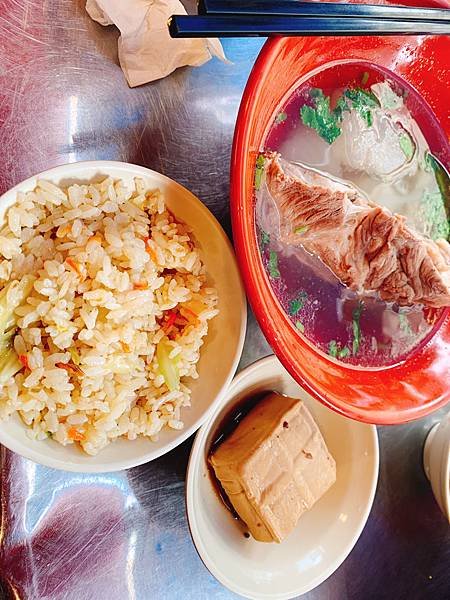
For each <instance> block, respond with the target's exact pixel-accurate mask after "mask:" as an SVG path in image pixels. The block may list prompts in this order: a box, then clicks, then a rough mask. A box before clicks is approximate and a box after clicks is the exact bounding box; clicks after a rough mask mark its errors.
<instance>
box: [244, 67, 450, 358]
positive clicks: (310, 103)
mask: <svg viewBox="0 0 450 600" xmlns="http://www.w3.org/2000/svg"><path fill="white" fill-rule="evenodd" d="M425 124H427V128H426V129H425V127H424V125H425ZM425 134H427V137H425ZM428 134H429V135H428ZM446 144H447V142H446V139H445V136H444V135H443V133H442V131H441V129H440V127H439V125H438V123H437V121H436V120H435V118H434V116H433V114H432V113H431V111H430V109H429V108H428V106H427V105H426V104H425V103H424V102H423V101H422V100H421V98H420V96H418V94H417V92H415V91H414V90H412V89H411V88H409V86H407V85H406V84H404V85H402V84H401V80H399V79H398V78H397V77H395V78H394V77H393V76H391V75H388V72H384V71H383V70H380V69H378V68H375V67H373V66H372V65H370V64H367V63H355V62H352V63H346V64H342V65H335V66H333V67H330V68H329V69H326V70H324V71H322V72H320V73H318V74H316V75H315V76H314V77H312V78H310V79H309V80H308V81H306V82H304V83H303V84H301V85H300V86H299V87H298V88H297V90H296V91H295V92H294V93H293V94H292V96H291V97H290V98H289V99H288V100H287V102H286V104H285V106H284V107H283V108H282V109H281V110H280V112H279V113H278V114H277V116H276V118H275V121H274V123H273V125H272V127H271V129H270V131H269V133H268V136H267V139H266V143H265V147H264V149H263V150H271V151H277V152H279V153H280V154H281V156H282V158H283V159H284V160H286V161H290V162H291V163H293V167H292V168H293V169H295V163H296V162H299V163H301V165H302V166H304V167H309V168H312V169H316V170H318V171H320V172H321V173H323V174H326V175H328V176H330V177H334V178H337V179H339V180H343V181H344V182H348V183H350V184H352V185H353V186H354V187H356V188H357V189H358V190H360V191H361V193H362V194H363V195H365V196H366V197H367V198H368V199H370V201H372V202H375V203H377V204H379V205H381V206H385V207H386V208H388V209H389V210H390V211H391V212H393V213H397V214H401V215H403V216H404V217H405V219H406V222H407V224H408V225H409V226H410V227H412V228H414V229H415V230H416V231H418V232H419V233H421V234H423V235H424V236H427V237H430V238H432V239H441V238H444V239H448V237H449V220H448V214H447V204H448V197H447V192H448V180H447V174H446V171H445V170H444V169H443V168H442V165H441V164H440V163H439V161H437V160H436V158H435V157H436V156H438V157H439V158H440V159H441V160H442V161H443V162H444V163H445V162H446V160H447V154H446V152H448V148H447V146H446ZM263 165H264V157H263V155H260V157H259V158H258V160H257V164H256V173H255V188H256V222H257V235H258V240H259V247H260V250H261V257H262V261H263V264H264V266H265V269H266V272H267V275H268V277H269V280H270V283H271V286H272V289H273V291H274V293H275V295H276V296H277V298H278V300H279V302H280V304H281V305H282V307H283V309H284V310H285V312H286V313H287V314H288V315H289V317H290V319H291V321H292V324H293V327H295V328H296V330H297V331H298V334H299V335H303V336H305V337H306V338H307V339H308V340H309V341H310V342H311V343H312V344H314V345H315V346H316V347H317V348H318V349H319V350H321V351H322V352H324V353H326V354H328V355H329V356H330V358H331V359H334V360H339V361H343V362H345V363H349V364H353V365H359V366H364V367H383V366H389V365H392V364H396V363H398V362H401V361H403V360H405V359H406V358H407V357H408V356H409V355H411V354H412V353H413V352H414V351H416V350H417V349H418V348H420V347H421V346H422V345H423V344H425V343H426V342H427V340H429V339H430V337H431V336H432V335H433V332H434V331H435V330H436V328H437V327H439V325H440V322H441V320H442V319H443V318H444V316H445V312H446V310H447V309H435V308H429V307H428V308H427V307H424V306H423V305H413V306H402V307H400V306H398V305H397V304H395V303H392V302H384V301H382V300H381V299H380V297H379V295H378V293H376V292H368V293H365V294H357V293H355V292H353V291H351V290H350V289H349V288H348V287H347V286H345V285H344V284H343V283H342V282H341V281H340V280H339V279H338V278H337V277H336V276H335V275H334V273H333V272H332V271H331V270H330V269H329V268H328V267H327V266H326V265H325V264H324V263H323V262H322V261H321V260H320V258H318V257H317V256H315V255H313V254H310V253H309V252H307V251H306V250H305V249H304V248H303V247H302V246H301V245H291V244H288V243H285V242H283V241H282V240H281V239H280V232H279V218H278V212H277V208H276V205H275V203H274V202H273V200H272V198H271V197H270V194H269V193H268V190H267V188H266V186H265V183H264V166H263Z"/></svg>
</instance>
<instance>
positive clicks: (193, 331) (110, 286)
mask: <svg viewBox="0 0 450 600" xmlns="http://www.w3.org/2000/svg"><path fill="white" fill-rule="evenodd" d="M0 256H1V258H2V260H1V261H0V288H3V291H2V292H0V296H1V299H0V322H2V323H3V325H4V329H3V331H1V332H0V333H1V339H0V418H2V419H6V418H8V417H9V416H11V415H12V414H14V413H16V412H17V413H18V414H19V415H20V417H21V419H22V421H23V422H24V423H25V425H26V426H27V427H28V428H29V432H30V435H32V436H33V437H34V438H36V439H38V440H42V439H45V438H47V437H49V436H50V437H51V438H52V439H53V440H55V441H56V442H59V443H61V444H63V445H66V444H77V445H78V446H79V447H80V448H81V449H82V450H84V451H85V452H86V453H88V454H91V455H94V454H96V453H97V452H99V451H100V450H101V449H102V448H104V447H105V446H106V445H107V444H108V443H109V442H111V441H113V440H115V439H116V438H120V437H124V438H127V439H129V440H134V439H136V437H137V436H145V437H147V438H150V439H152V440H155V439H157V436H158V433H159V432H160V431H161V430H162V429H163V428H164V427H169V428H173V429H181V428H182V427H183V421H182V409H183V407H186V406H189V404H190V390H189V378H197V377H198V373H197V362H198V360H199V355H200V348H201V346H202V343H203V341H204V338H205V336H206V335H207V332H208V321H209V320H210V319H212V318H213V317H214V316H215V315H216V314H217V312H218V311H217V294H216V291H215V289H213V288H212V287H209V286H208V283H207V277H206V273H205V267H204V265H203V263H202V261H201V258H200V254H199V249H198V247H197V245H196V242H195V240H194V238H193V236H192V234H191V232H190V230H189V229H188V227H187V226H186V225H185V224H183V223H179V222H177V221H176V219H175V217H174V216H173V215H172V214H171V213H170V212H169V211H168V210H167V208H166V206H165V202H164V198H163V196H162V194H161V193H160V192H159V191H158V190H149V189H147V188H146V186H145V183H144V181H143V180H140V179H135V181H134V184H127V183H125V182H123V181H120V180H113V179H111V178H107V179H105V180H104V181H102V182H101V183H96V184H89V185H71V186H70V187H68V188H67V189H64V188H61V187H58V186H56V185H54V184H53V183H50V182H48V181H39V182H38V183H37V186H36V188H35V189H34V190H33V191H31V192H28V193H19V194H18V197H17V202H16V203H15V204H14V205H13V206H12V207H10V208H9V209H8V211H7V212H6V216H5V220H4V225H3V227H2V228H1V230H0ZM20 286H22V287H21V288H20V289H21V290H22V291H21V293H22V296H23V298H20V295H19V296H17V290H18V289H19V287H20ZM24 290H26V291H24ZM14 294H16V295H15V296H14ZM17 298H20V299H21V302H18V300H17ZM11 307H12V308H11ZM8 311H9V313H10V314H9V315H8ZM8 327H9V329H7V328H8Z"/></svg>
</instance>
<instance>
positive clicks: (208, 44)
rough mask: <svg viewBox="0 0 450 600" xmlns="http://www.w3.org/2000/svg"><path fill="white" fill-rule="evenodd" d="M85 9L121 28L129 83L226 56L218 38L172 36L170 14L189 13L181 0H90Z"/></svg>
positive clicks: (100, 20) (123, 63) (121, 47)
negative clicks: (180, 37) (169, 29)
mask: <svg viewBox="0 0 450 600" xmlns="http://www.w3.org/2000/svg"><path fill="white" fill-rule="evenodd" d="M86 10H87V12H88V13H89V15H90V17H91V18H92V19H94V20H95V21H97V22H98V23H100V24H101V25H115V26H116V27H117V28H118V29H119V31H120V34H121V35H120V38H119V61H120V66H121V67H122V70H123V72H124V74H125V77H126V78H127V81H128V84H129V85H130V87H135V86H137V85H142V84H143V83H148V82H149V81H154V80H155V79H161V78H162V77H165V76H166V75H169V73H172V71H174V70H175V69H177V68H178V67H183V66H185V65H189V66H192V67H199V66H200V65H203V64H204V63H205V62H207V61H208V60H209V59H210V58H211V57H212V56H217V57H218V58H220V59H221V60H223V61H226V60H227V59H226V57H225V54H224V51H223V48H222V44H221V43H220V41H219V40H218V39H216V38H208V39H172V38H171V37H170V35H169V31H168V28H167V21H168V19H169V17H170V16H171V15H174V14H177V15H185V14H186V10H185V9H184V7H183V5H182V4H181V2H179V0H87V1H86Z"/></svg>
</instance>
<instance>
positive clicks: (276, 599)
mask: <svg viewBox="0 0 450 600" xmlns="http://www.w3.org/2000/svg"><path fill="white" fill-rule="evenodd" d="M272 362H274V363H278V365H279V367H280V370H282V371H283V372H284V371H286V370H285V369H284V367H283V366H282V364H281V363H280V361H279V360H278V358H277V357H276V355H275V354H271V355H269V356H266V357H264V358H260V359H259V360H257V361H256V362H254V363H252V364H250V365H248V366H247V367H246V368H245V369H243V370H242V371H240V372H239V373H238V374H237V375H236V376H235V377H234V379H233V381H232V382H231V385H230V387H229V388H228V393H227V398H228V397H230V398H231V397H232V396H233V390H234V388H235V387H236V386H238V385H239V384H240V383H241V381H242V379H246V378H247V377H249V376H250V375H251V374H252V373H253V371H258V370H259V369H261V368H264V367H265V366H266V365H268V364H270V363H272ZM297 385H299V387H301V386H300V384H299V383H297ZM305 392H306V390H305ZM306 393H308V392H306ZM313 399H314V398H313ZM314 400H315V399H314ZM225 401H226V399H225V398H222V401H221V403H220V405H217V406H216V409H215V411H214V412H211V413H210V416H209V419H208V421H207V422H205V423H204V424H203V425H202V427H201V428H200V429H199V431H198V432H197V435H196V436H195V440H194V443H193V445H192V449H191V454H190V456H189V461H188V466H187V472H186V483H185V496H186V497H185V505H186V514H187V521H188V526H189V531H190V533H191V538H192V541H193V543H194V547H195V549H196V551H197V553H198V555H199V557H200V559H201V561H202V562H203V564H204V565H205V567H206V568H207V569H208V571H209V572H210V573H211V575H213V577H215V578H216V579H217V580H218V581H219V582H220V583H221V584H222V585H224V586H225V587H226V588H228V589H229V590H231V591H232V592H235V593H236V594H239V595H241V596H243V597H244V598H250V599H252V600H291V599H292V598H295V597H296V596H299V595H302V594H306V593H307V592H310V591H311V590H313V589H315V588H316V587H317V586H319V585H320V584H321V583H323V582H324V581H325V580H327V579H328V578H329V577H330V576H331V575H333V573H334V572H335V571H336V570H337V569H338V568H339V567H340V566H341V565H342V563H343V562H344V561H345V560H346V558H347V557H348V555H349V554H350V552H351V551H352V550H353V548H354V547H355V545H356V542H357V541H358V540H359V538H360V536H361V533H362V532H363V529H364V527H365V526H366V523H367V519H368V518H369V515H370V511H371V510H372V506H373V501H374V499H375V493H376V489H377V485H378V476H379V469H380V451H379V443H378V435H377V428H376V426H375V425H371V424H369V423H362V424H361V425H364V426H366V427H369V428H370V431H371V438H372V442H373V455H374V461H373V465H372V478H371V482H370V489H369V494H368V497H367V502H366V506H365V509H364V512H363V513H362V514H361V515H360V518H359V524H358V527H357V528H356V529H355V533H354V535H353V537H352V539H351V541H350V542H349V543H348V544H346V546H345V547H344V548H343V550H342V553H341V555H340V556H339V557H338V558H337V559H336V560H335V561H333V562H332V563H331V564H330V566H329V567H328V568H327V569H324V571H323V573H322V574H321V575H319V576H317V577H316V578H314V579H313V580H311V581H310V582H309V584H308V585H306V586H305V585H303V586H301V587H298V588H297V589H293V590H292V591H290V592H286V593H284V594H272V593H269V594H264V595H261V594H260V593H259V594H258V595H249V593H248V591H247V590H244V589H242V588H240V586H238V585H236V584H235V582H234V581H231V580H230V579H229V578H228V577H226V576H225V575H224V574H223V573H222V572H221V571H220V569H219V568H218V567H217V566H216V563H215V562H214V561H212V560H211V559H210V558H209V553H208V552H207V550H206V549H205V548H204V547H203V545H202V543H201V542H200V536H199V533H198V528H197V522H196V519H195V517H193V515H194V514H195V506H194V504H193V498H194V493H193V490H194V484H195V483H196V480H197V475H198V474H197V470H198V468H199V465H200V460H201V454H202V450H203V447H204V445H205V441H206V437H207V435H208V433H209V432H210V430H211V428H212V427H213V425H214V423H215V417H216V416H217V413H218V412H219V409H220V408H222V405H223V404H225ZM315 401H316V402H318V401H317V400H315ZM329 410H331V409H329ZM340 416H342V417H343V418H348V417H344V416H343V415H340ZM350 420H351V419H350Z"/></svg>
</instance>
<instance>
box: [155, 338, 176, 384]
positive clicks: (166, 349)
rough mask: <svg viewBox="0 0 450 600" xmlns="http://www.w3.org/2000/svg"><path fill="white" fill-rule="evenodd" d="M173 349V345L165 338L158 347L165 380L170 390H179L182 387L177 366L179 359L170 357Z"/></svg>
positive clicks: (157, 353)
mask: <svg viewBox="0 0 450 600" xmlns="http://www.w3.org/2000/svg"><path fill="white" fill-rule="evenodd" d="M172 350H173V348H172V346H170V345H169V344H168V343H167V341H165V340H164V339H162V340H161V341H160V342H159V344H158V345H157V347H156V358H157V359H158V365H159V372H160V373H161V375H162V376H163V377H164V381H165V383H166V385H167V387H168V389H169V391H170V392H173V391H175V390H178V389H179V387H180V372H179V370H178V366H177V362H178V361H177V360H176V359H172V358H170V353H171V351H172Z"/></svg>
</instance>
